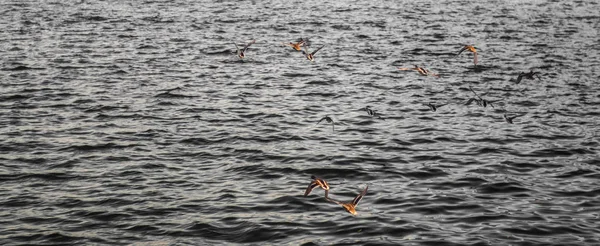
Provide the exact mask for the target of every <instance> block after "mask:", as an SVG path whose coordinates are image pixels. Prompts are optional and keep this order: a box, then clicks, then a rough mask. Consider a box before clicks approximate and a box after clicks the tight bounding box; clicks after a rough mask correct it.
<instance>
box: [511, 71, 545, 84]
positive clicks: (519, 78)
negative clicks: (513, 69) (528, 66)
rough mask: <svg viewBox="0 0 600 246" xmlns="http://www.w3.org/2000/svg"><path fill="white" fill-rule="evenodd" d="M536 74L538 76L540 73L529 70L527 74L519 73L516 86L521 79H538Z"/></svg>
mask: <svg viewBox="0 0 600 246" xmlns="http://www.w3.org/2000/svg"><path fill="white" fill-rule="evenodd" d="M538 74H540V72H534V71H533V70H530V71H529V73H525V72H521V73H520V74H519V77H517V82H516V83H517V84H519V83H521V80H522V79H523V78H525V79H530V80H534V79H535V77H537V78H538V79H540V76H539V75H538Z"/></svg>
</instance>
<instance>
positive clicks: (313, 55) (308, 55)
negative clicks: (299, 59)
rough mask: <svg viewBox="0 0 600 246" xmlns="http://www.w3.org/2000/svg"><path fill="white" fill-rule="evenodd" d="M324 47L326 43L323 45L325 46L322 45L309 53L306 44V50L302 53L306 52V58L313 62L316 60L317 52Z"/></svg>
mask: <svg viewBox="0 0 600 246" xmlns="http://www.w3.org/2000/svg"><path fill="white" fill-rule="evenodd" d="M323 47H325V45H323V46H321V47H319V48H317V49H316V50H314V51H313V52H311V53H308V50H306V46H304V50H303V51H302V54H304V56H306V59H308V60H309V61H311V62H314V61H315V54H316V53H317V52H318V51H319V50H321V49H322V48H323Z"/></svg>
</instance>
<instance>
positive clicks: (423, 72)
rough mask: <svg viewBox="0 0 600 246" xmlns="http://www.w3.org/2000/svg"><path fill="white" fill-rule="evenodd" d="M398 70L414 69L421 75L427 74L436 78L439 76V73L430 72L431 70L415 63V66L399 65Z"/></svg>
mask: <svg viewBox="0 0 600 246" xmlns="http://www.w3.org/2000/svg"><path fill="white" fill-rule="evenodd" d="M398 70H401V71H410V70H415V71H417V72H418V73H419V74H420V75H423V76H428V75H431V76H434V77H438V78H439V77H440V75H439V74H435V73H432V72H431V71H429V70H427V69H425V68H423V67H419V66H417V65H415V67H399V68H398Z"/></svg>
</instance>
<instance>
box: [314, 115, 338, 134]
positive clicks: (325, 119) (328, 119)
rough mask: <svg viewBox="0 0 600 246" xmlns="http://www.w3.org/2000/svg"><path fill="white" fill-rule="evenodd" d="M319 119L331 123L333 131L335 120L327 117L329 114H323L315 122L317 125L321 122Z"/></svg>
mask: <svg viewBox="0 0 600 246" xmlns="http://www.w3.org/2000/svg"><path fill="white" fill-rule="evenodd" d="M321 121H326V122H327V123H331V129H332V130H333V131H335V126H334V125H335V122H333V119H331V117H329V116H325V117H323V118H321V119H320V120H319V122H317V125H318V124H319V123H321Z"/></svg>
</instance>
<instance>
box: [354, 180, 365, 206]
mask: <svg viewBox="0 0 600 246" xmlns="http://www.w3.org/2000/svg"><path fill="white" fill-rule="evenodd" d="M368 189H369V186H368V185H367V187H365V189H364V190H363V191H362V192H361V193H360V194H358V196H356V197H355V198H354V200H352V204H354V206H356V205H358V203H359V202H360V200H361V199H362V198H363V197H364V196H365V195H366V194H367V190H368Z"/></svg>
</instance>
